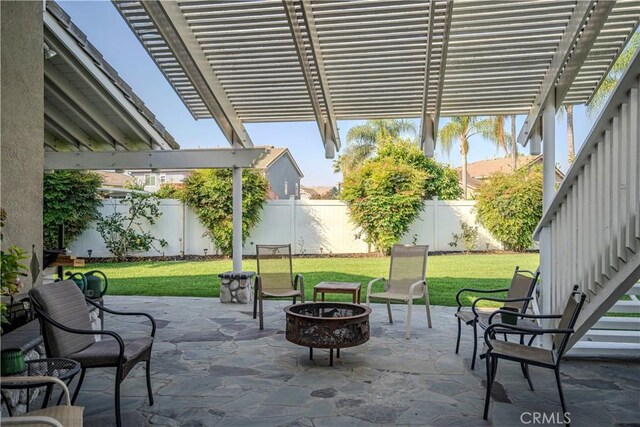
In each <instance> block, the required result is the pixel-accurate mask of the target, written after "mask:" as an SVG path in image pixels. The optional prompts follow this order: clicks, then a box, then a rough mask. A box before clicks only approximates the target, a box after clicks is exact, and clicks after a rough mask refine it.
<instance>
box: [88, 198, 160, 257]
mask: <svg viewBox="0 0 640 427" xmlns="http://www.w3.org/2000/svg"><path fill="white" fill-rule="evenodd" d="M119 203H121V204H125V205H129V210H128V212H127V213H122V212H118V211H117V207H116V206H117V205H114V209H113V210H114V212H113V213H112V214H111V215H108V216H106V217H103V218H100V219H99V220H98V223H97V225H96V229H97V230H98V233H100V235H101V236H102V238H103V239H104V243H105V246H106V247H107V249H108V250H109V252H111V253H112V254H113V256H115V257H116V258H117V259H118V260H120V261H122V260H124V259H126V257H127V255H129V253H130V252H133V251H145V252H146V251H148V250H150V249H152V248H153V249H155V250H156V251H158V252H159V250H158V248H157V247H156V244H158V245H159V246H160V247H164V246H167V242H166V241H165V240H163V239H157V238H155V237H154V236H153V235H152V234H151V232H150V231H145V230H144V226H146V225H153V224H155V223H156V222H157V220H158V218H160V216H161V215H162V212H161V211H160V200H159V199H158V198H157V197H155V195H152V194H145V193H141V192H138V191H133V192H131V193H128V194H127V195H126V197H124V198H123V199H121V200H120V201H119Z"/></svg>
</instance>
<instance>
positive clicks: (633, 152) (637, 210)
mask: <svg viewBox="0 0 640 427" xmlns="http://www.w3.org/2000/svg"><path fill="white" fill-rule="evenodd" d="M638 92H639V91H638V89H637V88H633V89H631V91H630V92H629V173H628V178H627V179H628V184H629V190H628V192H627V193H628V194H629V205H628V209H629V210H628V212H627V236H626V246H627V247H628V248H629V249H631V250H632V251H634V252H635V251H636V247H637V242H636V237H635V236H636V234H637V233H638V232H639V230H638V224H637V223H636V220H637V219H638V217H639V216H640V206H639V205H638V202H639V201H638V198H639V195H638V192H640V184H639V183H638V180H640V175H638V172H639V171H638V167H639V165H640V161H639V160H638V155H639V153H638V152H639V151H640V150H639V149H638V144H640V129H639V128H638V120H640V113H639V112H638V97H639V94H638Z"/></svg>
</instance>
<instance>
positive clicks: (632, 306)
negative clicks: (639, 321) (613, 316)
mask: <svg viewBox="0 0 640 427" xmlns="http://www.w3.org/2000/svg"><path fill="white" fill-rule="evenodd" d="M609 312H610V313H638V314H640V301H637V300H636V301H634V300H628V301H618V302H616V303H615V304H614V305H613V307H611V309H610V310H609Z"/></svg>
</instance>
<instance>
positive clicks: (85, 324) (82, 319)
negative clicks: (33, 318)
mask: <svg viewBox="0 0 640 427" xmlns="http://www.w3.org/2000/svg"><path fill="white" fill-rule="evenodd" d="M29 296H30V297H31V298H33V299H34V300H35V302H36V303H37V304H39V305H40V306H41V307H42V309H43V311H44V312H45V313H46V314H47V315H49V317H51V318H52V319H53V320H55V321H56V322H58V323H61V324H63V325H64V326H67V327H69V328H74V329H84V330H91V320H90V319H89V310H88V308H87V303H86V302H85V300H84V295H83V294H82V291H81V290H80V288H79V287H78V285H76V283H75V282H73V281H71V280H64V281H62V282H55V283H52V284H49V285H43V286H38V287H37V288H33V289H32V290H31V291H30V292H29ZM43 332H44V337H45V339H46V342H47V346H48V349H49V354H48V356H49V357H69V355H70V354H72V353H77V352H79V351H81V350H84V349H85V348H87V347H89V346H90V345H92V344H93V343H95V342H96V340H95V338H94V336H93V335H80V334H73V333H70V332H65V331H63V330H62V329H60V328H57V327H55V326H53V325H52V324H51V323H49V322H44V331H43Z"/></svg>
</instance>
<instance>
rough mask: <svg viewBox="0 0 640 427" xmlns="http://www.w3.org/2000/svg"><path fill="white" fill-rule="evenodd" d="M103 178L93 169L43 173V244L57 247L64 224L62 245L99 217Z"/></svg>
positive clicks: (47, 246)
mask: <svg viewBox="0 0 640 427" xmlns="http://www.w3.org/2000/svg"><path fill="white" fill-rule="evenodd" d="M101 185H102V177H101V176H100V175H98V174H97V173H94V172H87V173H82V172H79V171H71V170H61V171H55V172H51V173H46V174H45V175H44V188H43V190H44V192H43V229H44V247H45V248H57V247H58V226H59V225H60V224H64V241H65V244H67V245H68V244H70V243H71V242H73V241H74V240H75V239H76V238H78V236H80V234H82V232H83V231H84V230H86V229H87V228H88V227H89V225H90V224H91V222H92V221H94V220H96V219H97V218H98V207H99V206H100V204H101V199H100V197H99V195H98V189H99V188H100V186H101Z"/></svg>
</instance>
